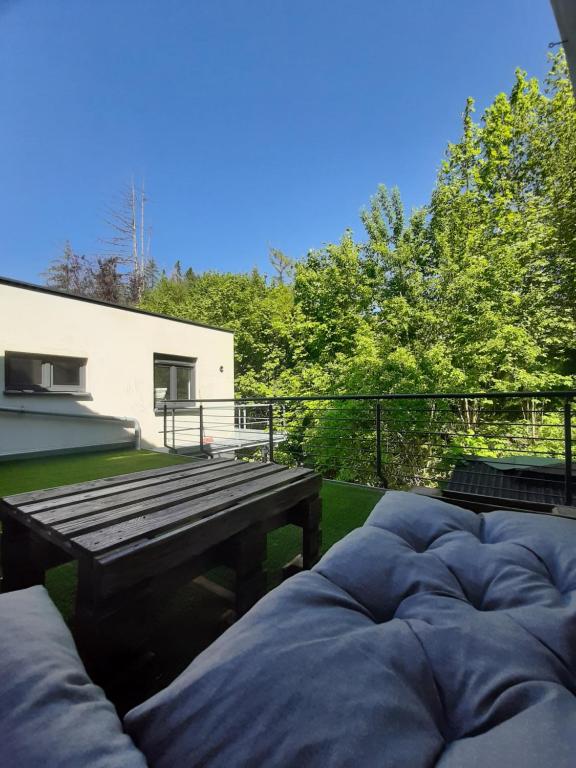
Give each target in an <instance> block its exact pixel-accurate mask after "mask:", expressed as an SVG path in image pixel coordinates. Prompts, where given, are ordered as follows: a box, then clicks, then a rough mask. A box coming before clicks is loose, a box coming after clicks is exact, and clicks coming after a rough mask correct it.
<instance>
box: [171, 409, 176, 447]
mask: <svg viewBox="0 0 576 768" xmlns="http://www.w3.org/2000/svg"><path fill="white" fill-rule="evenodd" d="M172 448H174V450H176V411H175V409H174V406H172Z"/></svg>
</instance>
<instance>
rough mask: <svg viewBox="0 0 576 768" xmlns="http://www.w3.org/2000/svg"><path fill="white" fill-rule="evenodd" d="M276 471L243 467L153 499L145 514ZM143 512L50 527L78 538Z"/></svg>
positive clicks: (111, 513)
mask: <svg viewBox="0 0 576 768" xmlns="http://www.w3.org/2000/svg"><path fill="white" fill-rule="evenodd" d="M278 471H279V470H278V469H277V468H276V467H275V466H274V465H273V464H270V465H264V466H261V467H254V468H252V467H251V466H250V465H246V468H245V469H243V471H237V472H236V473H235V474H232V475H229V476H227V477H219V478H217V479H216V480H213V481H212V482H207V483H202V484H198V483H196V484H195V485H193V486H190V487H189V488H188V489H187V490H182V491H179V492H178V493H174V494H170V495H169V496H156V497H155V498H154V499H150V504H149V505H148V506H147V507H146V512H153V511H157V510H159V509H168V508H170V506H171V505H172V506H174V505H175V504H176V503H178V502H184V501H186V502H192V501H193V500H194V499H199V498H203V497H207V496H209V495H210V494H211V493H217V492H218V491H220V490H225V489H226V488H233V487H235V486H238V485H242V484H245V483H246V482H248V481H249V480H251V479H252V478H260V477H266V476H268V475H271V474H275V473H277V472H278ZM142 513H143V510H142V505H141V504H139V503H136V504H131V505H129V506H127V507H122V508H120V509H111V510H110V509H107V510H105V511H103V512H100V513H98V514H94V515H90V516H88V517H82V518H79V519H74V520H68V521H66V522H62V523H59V524H58V525H52V526H51V528H52V530H54V531H56V532H57V533H58V534H60V535H61V536H67V537H68V536H77V535H80V534H84V533H88V532H89V531H97V530H102V529H103V528H106V526H110V525H116V524H118V523H121V522H124V521H126V520H130V519H131V518H134V517H140V516H141V515H142Z"/></svg>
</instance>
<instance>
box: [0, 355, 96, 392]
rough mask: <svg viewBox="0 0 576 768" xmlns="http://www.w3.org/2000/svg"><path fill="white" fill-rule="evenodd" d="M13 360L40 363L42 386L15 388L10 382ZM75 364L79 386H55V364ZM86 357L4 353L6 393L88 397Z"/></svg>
mask: <svg viewBox="0 0 576 768" xmlns="http://www.w3.org/2000/svg"><path fill="white" fill-rule="evenodd" d="M12 358H24V359H28V360H37V361H39V362H40V384H37V385H36V384H35V385H32V386H15V385H14V383H13V382H10V381H9V376H10V361H11V359H12ZM59 362H66V363H70V362H73V363H75V364H76V365H77V366H78V384H54V363H59ZM87 363H88V360H87V358H85V357H73V356H71V355H50V354H43V353H39V352H17V351H15V350H6V351H5V352H4V393H5V394H7V395H87V394H88V392H87V391H86V365H87Z"/></svg>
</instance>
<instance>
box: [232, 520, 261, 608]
mask: <svg viewBox="0 0 576 768" xmlns="http://www.w3.org/2000/svg"><path fill="white" fill-rule="evenodd" d="M232 548H233V549H232V552H233V567H234V570H235V572H236V616H237V617H240V616H243V615H244V614H245V613H246V612H247V611H249V610H250V608H252V606H253V605H254V604H255V603H257V602H258V600H260V598H261V597H263V596H264V595H265V594H266V581H267V580H266V572H265V570H264V561H265V560H266V534H265V533H262V532H261V531H260V530H259V529H252V530H248V531H246V532H245V533H243V534H240V535H239V536H237V537H236V538H235V539H234V541H233V542H232Z"/></svg>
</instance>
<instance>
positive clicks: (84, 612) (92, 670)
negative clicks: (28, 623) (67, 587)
mask: <svg viewBox="0 0 576 768" xmlns="http://www.w3.org/2000/svg"><path fill="white" fill-rule="evenodd" d="M148 597H149V592H148V589H147V584H146V583H142V584H139V585H138V586H137V588H135V589H134V590H129V591H127V592H125V593H122V594H118V595H115V596H114V598H113V599H112V600H110V599H107V600H104V599H102V597H101V594H100V589H99V579H98V573H97V571H96V569H94V568H93V566H92V564H91V563H90V562H83V561H80V562H79V564H78V585H77V591H76V611H75V617H74V638H75V640H76V644H77V646H78V651H79V653H80V656H81V657H82V661H83V662H84V664H85V666H86V668H87V670H88V673H89V674H90V676H91V677H92V678H93V679H94V681H95V682H97V683H98V684H99V685H101V686H102V687H103V688H104V689H105V690H106V691H107V692H109V693H110V692H111V691H114V690H115V689H116V688H119V689H120V690H123V689H126V690H129V689H131V688H134V689H135V688H136V687H137V685H140V684H142V685H146V684H147V681H146V680H145V675H142V669H143V663H144V659H145V658H146V659H148V656H149V655H150V650H149V644H148V640H149V633H148V631H147V626H148V621H147V610H146V608H147V604H148V603H147V598H148ZM133 692H135V693H137V691H135V690H134V691H133Z"/></svg>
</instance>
